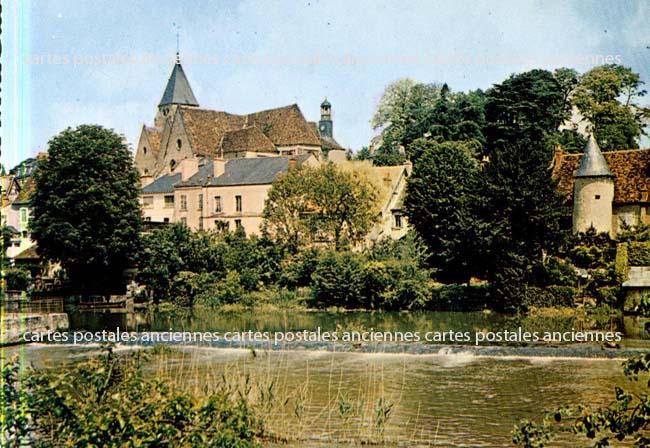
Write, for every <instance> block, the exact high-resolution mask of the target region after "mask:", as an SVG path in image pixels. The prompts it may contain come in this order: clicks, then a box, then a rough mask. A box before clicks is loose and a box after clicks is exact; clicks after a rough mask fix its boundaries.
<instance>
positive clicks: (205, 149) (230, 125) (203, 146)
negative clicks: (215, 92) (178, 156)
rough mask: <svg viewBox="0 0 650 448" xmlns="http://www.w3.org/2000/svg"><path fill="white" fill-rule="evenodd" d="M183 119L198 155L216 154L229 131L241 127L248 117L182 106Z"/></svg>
mask: <svg viewBox="0 0 650 448" xmlns="http://www.w3.org/2000/svg"><path fill="white" fill-rule="evenodd" d="M181 110H182V114H183V121H184V122H185V126H186V128H187V132H188V133H189V134H190V139H191V140H192V146H193V148H194V151H195V153H196V154H197V155H210V154H215V153H216V151H217V149H218V148H219V146H220V144H221V139H222V138H223V136H224V134H225V133H226V132H228V131H234V130H236V129H241V128H243V127H244V124H245V123H246V117H244V116H241V115H233V114H229V113H227V112H219V111H216V110H208V109H193V108H182V109H181Z"/></svg>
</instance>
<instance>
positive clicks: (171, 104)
mask: <svg viewBox="0 0 650 448" xmlns="http://www.w3.org/2000/svg"><path fill="white" fill-rule="evenodd" d="M179 105H183V106H191V107H198V106H199V103H198V101H196V98H195V97H194V93H193V92H192V88H191V87H190V83H189V81H188V80H187V77H186V76H185V72H184V71H183V66H182V65H181V59H180V55H179V54H178V53H176V63H175V64H174V69H173V70H172V74H171V75H170V76H169V80H168V81H167V87H165V91H164V93H163V96H162V99H161V100H160V104H158V113H157V114H156V118H155V120H154V125H155V126H156V127H157V128H162V127H164V126H165V121H166V120H167V117H169V116H172V115H173V114H174V112H176V108H177V107H178V106H179Z"/></svg>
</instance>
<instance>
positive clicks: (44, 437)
mask: <svg viewBox="0 0 650 448" xmlns="http://www.w3.org/2000/svg"><path fill="white" fill-rule="evenodd" d="M142 356H143V355H142V354H141V353H135V354H133V355H130V356H125V357H116V356H115V355H114V354H113V353H112V352H111V351H110V350H108V351H107V352H106V353H105V354H104V355H101V356H98V357H96V358H93V359H90V360H88V361H84V362H81V363H78V364H76V365H73V366H70V367H69V368H68V369H66V370H64V371H61V372H54V371H31V372H30V373H29V375H28V376H27V378H26V380H24V381H25V382H24V384H21V385H20V386H19V385H17V383H16V382H15V381H14V382H13V383H10V384H8V386H9V387H11V388H13V389H14V390H15V389H16V388H17V387H21V389H20V390H21V391H29V395H28V396H26V406H27V409H26V412H27V414H26V415H28V416H29V418H30V419H31V425H30V433H29V435H28V439H27V440H25V438H23V441H24V442H28V444H29V446H39V447H43V448H46V447H47V448H49V447H52V448H55V447H61V446H69V447H79V448H82V447H89V446H98V447H118V446H149V447H154V446H155V447H169V448H171V447H177V446H203V447H215V448H230V447H237V448H252V447H255V446H258V443H257V441H258V440H259V438H260V437H261V436H262V434H263V426H262V421H261V420H260V419H259V418H258V417H257V416H256V415H255V413H254V412H253V410H252V409H251V407H250V406H249V404H248V403H247V402H246V401H245V399H243V398H238V399H237V398H233V397H230V396H228V395H227V394H226V393H225V392H217V393H216V394H214V395H210V396H193V395H190V394H188V393H185V392H183V391H181V390H180V389H179V388H178V387H175V385H174V384H172V383H170V382H165V381H159V380H151V379H147V378H145V377H144V376H143V374H142V369H141V363H142ZM9 368H11V367H9ZM5 369H7V367H5ZM5 389H6V388H5ZM5 393H6V391H4V392H3V396H4V394H5ZM5 422H6V420H3V427H2V432H3V434H5V431H7V429H8V428H6V427H5ZM3 446H5V445H4V444H3ZM14 446H18V445H14Z"/></svg>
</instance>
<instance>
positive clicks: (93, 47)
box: [0, 0, 650, 167]
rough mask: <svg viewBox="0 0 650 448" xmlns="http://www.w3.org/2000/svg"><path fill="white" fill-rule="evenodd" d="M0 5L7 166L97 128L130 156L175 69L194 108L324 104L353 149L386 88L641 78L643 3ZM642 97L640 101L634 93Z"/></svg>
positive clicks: (312, 108) (649, 9)
mask: <svg viewBox="0 0 650 448" xmlns="http://www.w3.org/2000/svg"><path fill="white" fill-rule="evenodd" d="M3 3H4V5H3V9H2V47H3V48H2V50H3V51H2V55H1V56H0V62H1V63H2V81H1V86H0V87H1V89H2V103H1V105H0V110H1V113H2V116H1V121H2V123H1V127H0V136H1V138H2V140H1V149H2V155H1V161H2V163H3V164H4V165H5V166H7V167H12V166H14V165H15V164H17V163H18V162H20V161H21V160H23V159H25V158H27V157H31V156H34V155H35V154H37V153H38V152H39V151H44V150H46V149H47V142H48V141H49V140H50V139H51V138H52V137H53V136H55V135H56V134H57V133H59V132H60V131H62V130H63V129H65V128H67V127H69V126H72V127H74V126H77V125H79V124H87V123H94V124H100V125H102V126H105V127H107V128H112V129H114V130H115V131H116V132H117V133H120V134H124V135H125V136H126V138H127V140H128V141H129V142H130V143H131V144H132V145H133V146H135V145H136V144H137V139H138V136H139V133H140V129H141V127H142V124H143V123H146V124H148V125H152V124H153V118H154V116H155V113H156V107H157V105H158V102H159V101H160V98H161V96H162V93H163V90H164V88H165V84H166V82H167V79H168V78H169V75H170V73H171V70H172V67H173V60H174V55H175V52H176V49H177V37H176V35H177V33H178V35H179V43H180V45H179V48H180V53H181V60H182V63H183V67H184V69H185V73H186V74H187V77H188V79H189V82H190V85H191V86H192V89H193V91H194V94H195V96H196V98H197V100H198V102H199V104H200V106H201V107H204V108H209V109H216V110H222V111H227V112H231V113H242V114H245V113H250V112H255V111H258V110H264V109H269V108H274V107H280V106H284V105H288V104H293V103H297V104H298V105H299V106H300V109H301V110H302V112H303V114H304V115H305V117H306V118H307V119H308V120H310V121H317V120H318V119H319V105H320V103H321V101H322V100H323V99H324V98H325V97H327V99H328V100H329V101H330V102H331V103H332V111H333V119H334V136H335V138H336V139H337V140H338V141H339V143H340V144H342V145H343V146H345V147H349V148H352V149H353V150H358V149H360V148H361V147H363V146H365V145H368V143H369V141H370V139H371V138H372V137H373V136H374V135H375V134H376V131H375V130H373V129H372V127H371V125H370V119H371V118H372V116H373V113H374V111H375V108H376V106H377V103H378V101H379V98H380V97H381V95H382V93H383V91H384V89H385V88H386V86H387V85H389V84H390V83H391V82H393V81H395V80H397V79H400V78H405V77H407V78H412V79H414V80H416V81H420V82H426V83H431V82H438V83H442V82H446V83H447V84H448V85H449V86H450V88H451V89H452V90H455V91H466V90H472V89H477V88H480V89H487V88H489V87H490V86H492V85H493V84H496V83H499V82H501V81H503V80H504V79H505V78H507V77H508V76H509V75H510V74H512V73H517V72H522V71H526V70H529V69H533V68H545V69H549V70H552V69H555V68H557V67H563V66H567V67H572V68H575V69H576V70H578V71H579V72H584V71H587V70H589V69H590V68H592V67H593V66H595V65H599V64H602V63H603V62H620V63H621V64H623V65H625V66H628V67H631V68H632V69H633V70H634V71H636V72H637V73H639V74H640V75H641V78H642V80H644V81H646V82H650V26H648V24H649V23H650V3H649V2H647V1H646V0H627V1H625V0H619V1H616V2H611V1H589V0H579V1H553V0H544V1H532V0H530V1H526V0H516V1H515V0H494V1H480V0H479V1H469V0H467V1H464V0H449V1H416V0H399V1H392V0H390V1H389V0H354V1H351V0H325V1H318V0H307V1H304V0H302V1H298V0H292V1H289V0H287V1H281V0H241V1H235V0H197V1H192V2H186V1H180V0H178V1H172V0H131V1H126V0H110V1H107V0H94V1H92V2H89V1H84V0H34V1H29V0H25V1H22V0H13V1H8V2H3ZM644 102H646V103H647V102H648V99H645V98H644Z"/></svg>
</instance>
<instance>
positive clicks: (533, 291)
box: [522, 286, 577, 308]
mask: <svg viewBox="0 0 650 448" xmlns="http://www.w3.org/2000/svg"><path fill="white" fill-rule="evenodd" d="M576 297H577V290H576V289H575V288H573V287H571V286H548V287H545V288H540V287H538V286H528V287H526V292H525V299H524V303H523V304H522V305H523V306H524V307H525V308H531V307H536V308H550V307H572V306H573V304H574V302H575V299H576Z"/></svg>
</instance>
